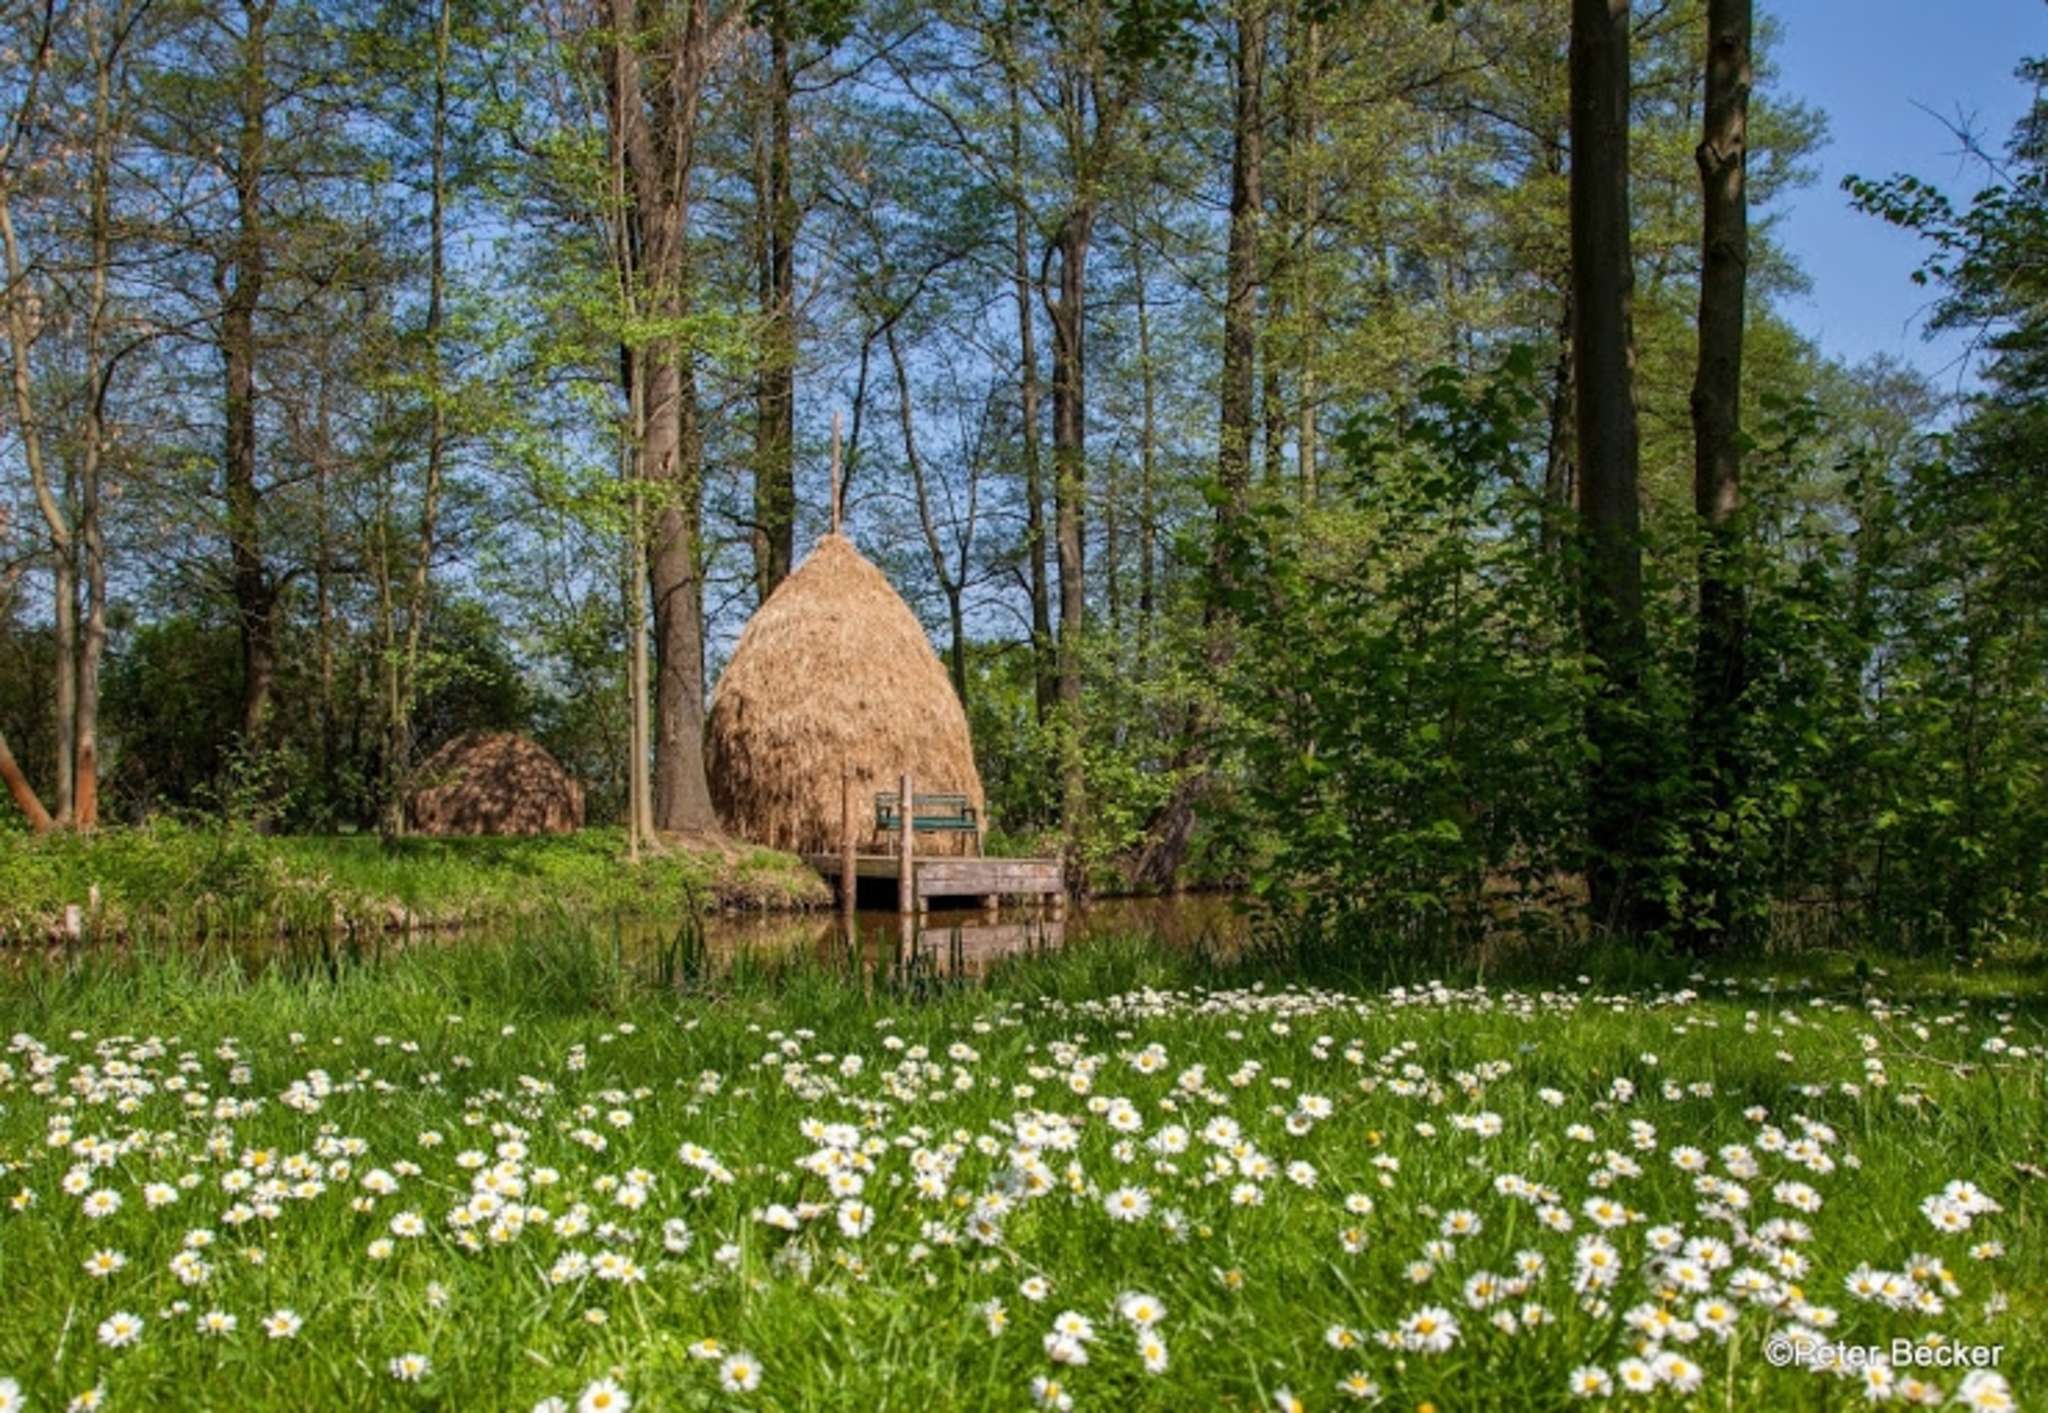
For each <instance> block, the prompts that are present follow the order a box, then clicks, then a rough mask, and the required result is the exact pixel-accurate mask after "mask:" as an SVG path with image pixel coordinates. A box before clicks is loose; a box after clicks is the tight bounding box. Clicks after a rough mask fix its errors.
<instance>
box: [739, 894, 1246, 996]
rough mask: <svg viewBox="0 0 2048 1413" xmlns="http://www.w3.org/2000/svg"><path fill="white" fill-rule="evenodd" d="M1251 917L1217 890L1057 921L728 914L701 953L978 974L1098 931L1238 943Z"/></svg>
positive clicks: (963, 913)
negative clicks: (804, 958)
mask: <svg viewBox="0 0 2048 1413" xmlns="http://www.w3.org/2000/svg"><path fill="white" fill-rule="evenodd" d="M1244 927H1245V923H1244V919H1243V916H1242V915H1241V913H1240V912H1239V910H1238V909H1237V907H1236V906H1235V904H1234V903H1233V901H1232V900H1231V899H1230V898H1228V897H1224V896H1219V895H1188V896H1183V897H1178V898H1111V899H1103V900H1100V901H1097V902H1094V903H1091V904H1089V905H1088V906H1087V907H1074V908H1070V909H1068V910H1067V912H1066V914H1065V916H1064V917H1059V918H1056V917H1055V916H1054V915H1053V914H1052V913H1051V912H1050V911H1048V910H1046V909H1043V908H1016V909H1005V910H1003V911H1002V912H1000V913H991V912H985V911H979V910H975V909H964V908H963V909H935V910H934V911H932V912H930V913H928V914H926V915H925V916H924V917H923V918H909V917H902V916H899V915H898V914H897V913H895V912H893V911H888V912H882V911H870V912H860V913H856V914H855V915H854V917H853V919H852V925H851V929H850V930H849V926H848V922H847V919H846V918H845V917H844V916H843V915H841V914H839V913H802V914H773V913H739V914H735V913H728V914H720V915H717V916H713V917H711V918H708V919H706V920H705V923H704V936H703V941H704V951H705V958H706V960H707V961H709V962H710V963H712V964H713V965H714V966H718V965H724V964H730V963H731V962H732V961H734V960H736V959H739V958H742V957H745V958H747V959H750V960H760V961H771V960H776V959H794V958H796V957H799V956H806V957H809V958H812V959H815V960H818V961H825V962H832V961H837V962H841V963H844V962H847V961H850V960H854V959H856V958H857V959H858V960H859V962H860V963H861V964H862V966H863V968H864V969H869V970H884V971H886V970H889V969H890V968H892V967H902V966H905V965H914V966H916V967H918V968H920V969H928V970H931V971H933V972H935V973H937V974H939V975H944V976H965V977H974V976H981V975H984V974H986V973H987V971H988V970H989V969H990V968H991V967H992V966H994V965H995V964H996V963H997V962H999V961H1001V960H1003V959H1004V958H1006V957H1014V956H1025V955H1032V954H1035V953H1042V952H1047V951H1056V950H1058V949H1059V948H1061V947H1064V946H1066V945H1067V944H1069V943H1070V942H1075V941H1080V940H1084V939H1087V938H1093V937H1111V936H1142V937H1147V938H1150V939H1152V940H1154V941H1157V942H1158V943H1160V944H1161V945H1163V946H1167V947H1202V948H1207V949H1210V950H1212V951H1218V952H1228V951H1231V950H1234V949H1235V948H1236V946H1237V945H1238V943H1240V942H1241V941H1242V940H1243V937H1244Z"/></svg>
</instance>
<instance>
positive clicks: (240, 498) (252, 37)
mask: <svg viewBox="0 0 2048 1413" xmlns="http://www.w3.org/2000/svg"><path fill="white" fill-rule="evenodd" d="M243 10H244V13H245V14H246V15H247V17H248V33H247V34H246V35H245V36H244V38H243V41H242V72H241V86H240V93H239V95H238V97H239V101H240V112H239V117H240V124H239V131H238V132H237V134H236V142H237V146H236V157H235V164H234V182H235V222H236V227H235V241H234V248H233V253H232V255H231V256H230V258H229V260H228V261H227V263H226V265H225V266H224V267H223V268H222V269H221V271H220V272H219V275H218V282H219V283H220V284H221V285H222V287H223V292H224V296H225V297H224V299H223V302H222V308H221V333H220V346H221V357H222V360H223V361H224V363H225V365H226V388H225V392H226V398H225V408H224V412H225V420H226V424H227V429H226V430H227V445H226V448H225V458H224V460H223V463H222V470H223V476H224V483H225V488H226V494H225V501H226V506H227V532H228V559H229V566H228V567H229V576H228V577H229V585H230V589H231V592H232V595H233V598H234V605H235V626H236V629H237V633H238V636H239V638H240V641H241V653H242V725H241V744H242V746H243V748H244V749H250V748H253V747H255V746H257V745H258V744H259V742H260V738H261V735H262V731H263V725H264V722H265V720H266V718H268V716H269V714H270V696H271V683H272V678H273V677H274V675H275V673H276V667H277V638H276V594H275V592H274V590H273V587H272V585H271V582H270V576H269V574H268V573H267V572H266V571H265V569H264V564H263V526H262V512H263V507H262V499H261V493H260V492H259V490H258V488H257V481H256V309H257V306H258V304H259V303H260V301H261V300H262V297H263V281H264V277H265V274H266V272H267V270H266V267H267V257H266V252H265V250H264V230H263V175H264V171H263V162H264V155H265V135H264V119H265V112H266V107H267V105H266V102H265V100H266V99H267V97H268V94H269V75H268V72H267V69H266V67H265V65H266V51H265V29H266V26H267V24H268V22H269V18H270V10H271V6H270V4H269V3H263V4H249V3H245V4H244V6H243ZM230 281H231V282H230Z"/></svg>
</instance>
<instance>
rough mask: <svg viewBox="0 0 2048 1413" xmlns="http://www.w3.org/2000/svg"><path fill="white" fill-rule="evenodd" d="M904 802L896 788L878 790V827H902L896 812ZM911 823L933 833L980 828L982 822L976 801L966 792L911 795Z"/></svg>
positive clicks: (887, 828)
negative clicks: (959, 793)
mask: <svg viewBox="0 0 2048 1413" xmlns="http://www.w3.org/2000/svg"><path fill="white" fill-rule="evenodd" d="M902 805H903V797H902V795H900V794H898V793H896V792H894V791H882V792H879V793H877V794H876V796H875V827H876V828H877V829H882V830H892V829H901V828H902V827H903V823H902V821H901V820H900V819H899V818H898V817H897V816H898V811H899V810H901V808H902ZM910 827H911V828H912V829H916V830H920V831H923V832H926V833H931V832H944V831H949V830H950V831H966V830H978V829H980V827H981V823H980V820H979V819H978V818H977V816H976V814H975V809H974V802H973V801H972V800H970V799H969V798H968V797H967V796H965V795H913V796H911V797H910Z"/></svg>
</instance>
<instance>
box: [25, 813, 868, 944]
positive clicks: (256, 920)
mask: <svg viewBox="0 0 2048 1413" xmlns="http://www.w3.org/2000/svg"><path fill="white" fill-rule="evenodd" d="M624 854H625V832H624V831H623V830H620V829H606V828H592V829H583V830H578V831H577V832H576V833H573V834H566V835H536V836H530V837H492V836H483V837H450V838H433V837H428V836H424V835H413V836H408V837H405V838H400V839H391V840H385V839H380V838H379V837H378V836H377V835H376V834H375V833H356V834H266V833H259V832H257V831H256V830H254V829H250V828H248V827H246V826H241V825H234V824H224V823H222V822H220V821H218V820H210V821H200V822H196V823H184V822H180V821H179V820H176V819H173V818H168V817H166V818H159V819H156V820H153V821H151V822H150V823H148V824H145V825H139V826H134V827H125V828H110V829H101V830H97V831H95V832H93V833H90V834H86V833H79V832H74V831H70V830H59V831H56V832H53V833H50V834H42V835H37V834H30V833H26V832H23V831H20V830H13V829H7V828H0V943H4V942H7V941H10V940H27V939H36V940H40V939H42V938H45V937H48V936H52V935H56V934H58V933H61V932H64V931H67V930H71V931H74V932H76V933H82V934H85V935H89V936H93V937H101V938H105V937H122V936H126V935H128V934H129V933H131V932H146V933H150V934H153V935H154V934H164V933H171V934H176V933H211V934H222V933H237V932H251V931H268V932H279V931H289V932H299V933H304V932H310V931H316V930H322V929H331V928H332V927H333V926H334V925H335V923H336V922H337V920H339V921H340V922H341V923H342V924H343V925H345V926H353V927H355V928H356V929H357V930H359V931H392V930H398V931H402V930H404V927H405V926H406V924H407V923H408V922H410V923H412V924H414V925H416V926H429V927H454V926H466V925H473V924H476V923H481V922H493V921H502V920H504V919H506V918H510V917H514V916H518V915H521V914H528V913H534V912H540V911H549V910H555V911H559V910H562V909H575V910H579V911H582V912H585V913H590V914H603V915H612V914H618V913H639V914H656V915H668V914H673V913H674V912H676V910H677V909H679V908H681V907H682V906H684V904H685V902H686V900H689V899H696V900H698V901H699V902H702V903H706V904H710V905H714V906H719V907H727V908H741V909H755V908H805V907H815V906H818V905H820V904H822V903H824V902H827V901H829V894H828V893H827V892H826V890H825V887H824V885H823V883H822V882H821V881H820V880H819V878H818V876H817V875H816V874H815V873H813V872H812V871H811V870H810V869H809V868H807V867H806V866H805V865H804V864H803V863H802V862H801V861H800V860H798V859H796V858H793V857H791V856H790V855H788V854H782V853H777V852H775V851H774V850H772V849H757V848H752V847H749V846H744V845H734V844H717V845H713V844H695V845H693V844H691V843H690V842H688V841H685V840H681V839H673V840H669V841H667V842H666V843H665V844H664V846H663V847H662V848H661V849H659V850H657V851H653V852H651V853H649V855H648V856H647V857H646V858H645V859H643V860H641V861H640V863H639V864H637V865H635V866H633V867H631V868H625V867H621V866H620V865H621V861H622V859H623V858H624Z"/></svg>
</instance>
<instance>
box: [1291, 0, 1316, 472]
mask: <svg viewBox="0 0 2048 1413" xmlns="http://www.w3.org/2000/svg"><path fill="white" fill-rule="evenodd" d="M1301 29H1302V36H1301V48H1300V50H1299V51H1298V52H1296V51H1292V50H1291V51H1290V53H1289V55H1288V60H1287V69H1288V77H1289V79H1290V81H1292V82H1293V84H1294V86H1295V94H1296V100H1295V112H1294V119H1295V126H1294V131H1293V136H1292V138H1291V140H1290V155H1291V158H1292V160H1293V162H1294V166H1295V175H1294V180H1295V186H1296V190H1297V192H1298V193H1299V194H1298V196H1297V199H1296V200H1297V206H1298V213H1297V214H1298V220H1299V229H1298V231H1297V234H1296V240H1297V241H1298V248H1297V249H1296V251H1295V257H1294V277H1295V283H1294V288H1295V295H1294V306H1295V307H1294V319H1295V329H1296V333H1295V338H1296V341H1297V343H1298V345H1299V346H1298V348H1297V350H1296V360H1297V368H1296V374H1295V378H1296V384H1297V386H1296V387H1295V390H1294V395H1295V399H1296V403H1297V408H1296V414H1295V421H1296V425H1297V430H1296V432H1295V438H1294V461H1295V470H1296V473H1297V474H1298V475H1299V476H1300V478H1301V499H1302V503H1303V504H1305V505H1311V506H1312V505H1314V504H1315V503H1316V450H1317V448H1316V440H1317V438H1316V326H1317V320H1316V302H1315V250H1316V227H1317V225H1318V224H1319V223H1320V222H1321V220H1322V203H1321V201H1320V199H1319V197H1318V193H1317V188H1316V160H1315V148H1316V123H1317V119H1318V116H1319V115H1318V113H1317V109H1316V84H1317V81H1318V80H1319V79H1320V78H1321V77H1322V61H1323V45H1322V39H1323V27H1322V25H1321V23H1320V22H1318V21H1316V20H1310V19H1304V20H1302V21H1301Z"/></svg>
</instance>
